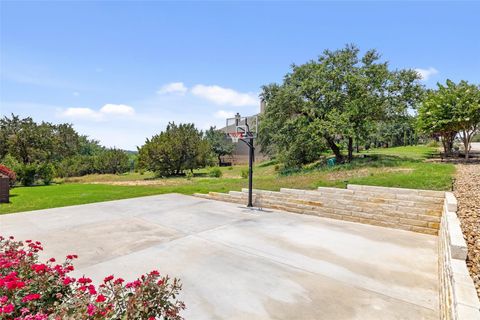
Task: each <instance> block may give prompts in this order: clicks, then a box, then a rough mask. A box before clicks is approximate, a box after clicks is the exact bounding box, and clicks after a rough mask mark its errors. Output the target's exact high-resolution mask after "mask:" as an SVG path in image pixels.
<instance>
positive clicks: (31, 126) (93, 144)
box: [0, 115, 130, 185]
mask: <svg viewBox="0 0 480 320" xmlns="http://www.w3.org/2000/svg"><path fill="white" fill-rule="evenodd" d="M0 163H2V164H4V165H6V166H7V167H9V168H11V169H13V170H14V171H15V172H16V173H17V180H18V181H20V182H21V183H22V184H24V185H32V184H34V183H36V182H37V181H41V182H43V183H45V184H49V183H50V182H51V181H52V179H53V178H54V177H71V176H81V175H85V174H90V173H123V172H126V171H128V170H129V169H130V160H129V156H128V154H127V153H126V152H125V151H123V150H120V149H117V148H105V147H103V146H101V145H100V144H99V142H98V141H96V140H93V139H89V138H88V137H87V136H85V135H80V134H79V133H78V132H76V131H75V129H74V128H73V126H72V125H71V124H68V123H63V124H52V123H49V122H41V123H36V122H35V121H33V119H32V118H30V117H27V118H20V117H19V116H16V115H11V116H10V117H7V116H5V117H4V118H3V119H0Z"/></svg>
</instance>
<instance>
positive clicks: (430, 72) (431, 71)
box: [415, 67, 438, 81]
mask: <svg viewBox="0 0 480 320" xmlns="http://www.w3.org/2000/svg"><path fill="white" fill-rule="evenodd" d="M415 71H417V73H418V74H420V77H422V80H425V81H427V80H428V79H429V78H430V77H431V76H434V75H436V74H437V73H438V70H437V69H435V68H433V67H430V68H428V69H421V68H417V69H415Z"/></svg>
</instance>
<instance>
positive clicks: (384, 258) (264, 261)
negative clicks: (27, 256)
mask: <svg viewBox="0 0 480 320" xmlns="http://www.w3.org/2000/svg"><path fill="white" fill-rule="evenodd" d="M0 233H1V234H4V235H14V236H16V237H17V238H19V239H26V238H30V239H35V240H40V241H42V242H43V243H44V245H45V247H46V251H45V255H46V256H54V257H56V258H61V257H63V256H65V255H66V254H68V253H77V254H79V256H80V258H79V260H78V261H77V263H76V265H77V267H78V268H77V271H76V272H77V275H79V274H86V275H88V276H91V277H92V278H93V279H94V280H95V281H97V282H100V281H101V280H102V279H103V277H104V276H106V275H108V274H111V273H113V274H115V276H121V277H123V278H125V279H128V280H133V279H135V277H136V276H138V275H140V274H142V273H145V272H148V271H150V270H152V269H159V270H160V271H161V272H162V273H168V274H169V275H171V276H174V277H179V278H181V279H182V282H183V290H182V295H181V299H183V300H184V301H185V303H186V305H187V309H186V310H185V312H184V313H183V315H184V316H185V317H186V318H187V319H438V287H437V286H438V283H437V282H438V281H437V277H438V276H437V275H438V272H437V247H436V246H437V238H436V237H435V236H429V235H423V234H418V233H411V232H406V231H401V230H393V229H387V228H381V227H375V226H369V225H361V224H355V223H350V222H344V221H337V220H329V219H322V218H318V217H312V216H303V215H298V214H292V213H285V212H280V211H268V212H266V211H263V212H262V211H251V210H248V209H246V208H243V207H241V206H240V205H236V204H231V203H223V202H217V201H211V200H205V199H199V198H194V197H189V196H184V195H178V194H168V195H160V196H151V197H144V198H136V199H129V200H119V201H110V202H103V203H96V204H88V205H82V206H73V207H65V208H55V209H48V210H39V211H32V212H25V213H16V214H10V215H3V216H0Z"/></svg>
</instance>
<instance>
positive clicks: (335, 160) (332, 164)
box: [327, 158, 337, 167]
mask: <svg viewBox="0 0 480 320" xmlns="http://www.w3.org/2000/svg"><path fill="white" fill-rule="evenodd" d="M336 163H337V158H330V159H328V160H327V166H329V167H333V166H334V165H335V164H336Z"/></svg>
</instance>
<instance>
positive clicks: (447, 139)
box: [442, 132, 457, 157]
mask: <svg viewBox="0 0 480 320" xmlns="http://www.w3.org/2000/svg"><path fill="white" fill-rule="evenodd" d="M456 135H457V133H456V132H447V133H445V134H443V135H442V144H443V151H444V152H445V156H447V157H448V156H451V155H452V149H453V140H454V139H455V136H456Z"/></svg>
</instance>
